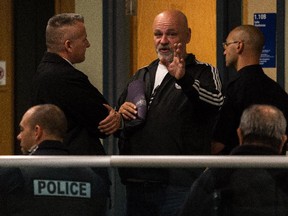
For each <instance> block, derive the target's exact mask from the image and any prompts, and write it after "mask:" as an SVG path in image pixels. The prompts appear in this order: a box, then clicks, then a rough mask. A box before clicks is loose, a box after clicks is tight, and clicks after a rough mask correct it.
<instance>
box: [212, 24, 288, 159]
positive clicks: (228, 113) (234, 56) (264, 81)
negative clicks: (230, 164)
mask: <svg viewBox="0 0 288 216" xmlns="http://www.w3.org/2000/svg"><path fill="white" fill-rule="evenodd" d="M264 42H265V38H264V35H263V33H262V32H261V31H260V30H259V29H258V28H257V27H255V26H253V25H241V26H238V27H236V28H235V29H233V30H232V31H231V32H230V33H229V35H228V37H227V39H226V42H224V43H223V47H224V55H225V59H226V66H227V67H234V68H235V69H236V71H237V72H238V75H239V76H238V77H237V78H235V79H234V80H232V81H231V82H230V83H229V84H228V86H227V89H226V95H225V101H224V104H223V107H222V109H221V111H220V116H219V119H218V122H217V123H216V126H215V129H214V133H213V142H212V153H213V154H228V153H229V152H230V151H231V149H232V148H233V147H235V146H237V145H238V144H239V142H238V138H237V133H236V129H237V127H238V125H239V121H240V117H241V114H242V112H243V110H244V109H245V108H247V107H248V106H250V105H252V104H270V105H274V106H276V107H278V108H279V109H280V110H282V111H283V112H284V115H285V117H286V119H287V117H288V95H287V93H286V92H285V91H284V90H283V89H282V88H281V87H280V86H279V85H278V84H277V83H276V82H275V81H274V80H272V79H271V78H269V77H268V76H267V75H265V73H264V71H263V69H262V67H261V66H260V56H261V53H262V48H263V46H264ZM285 151H286V149H285V148H284V152H285Z"/></svg>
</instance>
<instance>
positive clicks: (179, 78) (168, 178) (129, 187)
mask: <svg viewBox="0 0 288 216" xmlns="http://www.w3.org/2000/svg"><path fill="white" fill-rule="evenodd" d="M152 31H153V35H154V36H153V38H154V46H155V50H156V53H157V55H158V58H157V59H156V60H155V61H153V62H152V63H150V64H149V65H148V66H147V67H144V68H141V69H139V70H138V71H137V72H136V74H135V76H134V77H133V78H132V80H131V82H130V83H132V82H133V81H135V80H137V81H139V80H140V81H144V83H145V87H144V92H145V95H146V102H147V109H148V111H147V113H146V118H145V119H140V116H138V113H137V112H138V110H137V104H135V103H132V102H131V101H128V99H127V92H128V90H127V89H128V88H127V89H125V90H124V92H123V94H122V95H121V96H120V99H119V104H118V107H119V112H120V113H121V114H122V116H123V118H124V120H125V122H124V123H125V124H124V128H123V130H122V131H121V136H120V140H119V148H120V154H122V155H203V154H210V143H211V141H210V134H211V131H212V129H211V128H212V126H211V125H212V122H213V120H214V117H215V115H216V114H217V112H218V110H219V108H220V106H221V105H222V103H223V96H222V94H221V82H220V78H219V73H218V71H217V69H216V68H215V67H213V66H211V65H210V64H207V63H203V62H200V61H198V60H197V59H196V57H195V56H194V55H193V54H189V53H188V52H187V50H186V45H187V44H188V43H189V42H190V39H191V29H190V28H189V25H188V21H187V18H186V16H185V15H184V14H183V13H182V12H181V11H178V10H168V11H164V12H162V13H160V14H158V15H157V16H156V17H155V19H154V22H153V25H152ZM130 83H129V84H130ZM128 93H129V94H130V92H128ZM139 114H140V113H139ZM119 171H120V175H121V179H122V182H123V183H124V184H125V185H126V191H127V215H133V216H135V215H143V216H144V215H145V216H147V215H153V216H156V215H166V216H168V215H176V212H177V210H178V208H179V206H180V205H181V204H182V203H183V201H184V199H185V197H186V194H187V193H188V191H189V188H190V185H191V183H192V182H193V181H194V179H196V178H197V177H198V175H199V174H200V173H201V172H202V169H189V170H188V169H120V170H119Z"/></svg>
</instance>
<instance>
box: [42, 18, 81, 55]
mask: <svg viewBox="0 0 288 216" xmlns="http://www.w3.org/2000/svg"><path fill="white" fill-rule="evenodd" d="M77 22H82V23H84V17H83V16H82V15H80V14H76V13H62V14H57V15H55V16H53V17H51V18H50V19H49V20H48V23H47V27H46V46H47V48H48V49H51V50H53V51H54V52H59V51H61V49H63V48H64V45H63V42H64V40H65V38H64V36H65V34H66V33H67V32H66V31H65V29H64V30H63V27H69V26H73V25H75V24H76V23H77ZM71 33H72V32H71Z"/></svg>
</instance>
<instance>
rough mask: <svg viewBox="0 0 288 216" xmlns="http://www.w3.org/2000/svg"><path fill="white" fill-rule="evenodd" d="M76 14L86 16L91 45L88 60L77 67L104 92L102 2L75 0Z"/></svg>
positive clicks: (97, 0)
mask: <svg viewBox="0 0 288 216" xmlns="http://www.w3.org/2000/svg"><path fill="white" fill-rule="evenodd" d="M75 12H76V13H79V14H82V15H83V16H84V19H85V26H86V31H87V35H88V40H89V42H90V44H91V46H90V48H88V49H87V51H86V60H85V61H84V62H83V63H81V64H78V65H76V67H77V68H78V69H79V70H81V71H83V72H84V73H85V74H86V75H87V76H88V77H89V80H90V82H91V83H92V84H93V85H94V86H95V87H97V88H98V90H99V91H100V92H102V89H103V75H102V71H103V58H102V53H103V51H102V44H103V38H102V0H75Z"/></svg>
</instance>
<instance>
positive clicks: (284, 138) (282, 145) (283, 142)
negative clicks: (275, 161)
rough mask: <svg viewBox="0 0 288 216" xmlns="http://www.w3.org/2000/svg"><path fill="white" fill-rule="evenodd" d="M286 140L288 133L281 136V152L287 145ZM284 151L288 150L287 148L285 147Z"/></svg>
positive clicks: (280, 152)
mask: <svg viewBox="0 0 288 216" xmlns="http://www.w3.org/2000/svg"><path fill="white" fill-rule="evenodd" d="M286 141H287V135H286V134H284V135H282V137H281V145H280V147H279V154H282V152H283V147H284V146H286V145H284V144H285V143H286ZM284 151H285V152H286V151H287V149H284Z"/></svg>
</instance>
